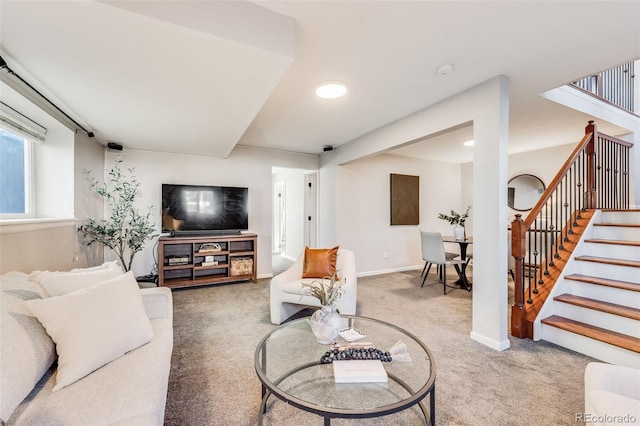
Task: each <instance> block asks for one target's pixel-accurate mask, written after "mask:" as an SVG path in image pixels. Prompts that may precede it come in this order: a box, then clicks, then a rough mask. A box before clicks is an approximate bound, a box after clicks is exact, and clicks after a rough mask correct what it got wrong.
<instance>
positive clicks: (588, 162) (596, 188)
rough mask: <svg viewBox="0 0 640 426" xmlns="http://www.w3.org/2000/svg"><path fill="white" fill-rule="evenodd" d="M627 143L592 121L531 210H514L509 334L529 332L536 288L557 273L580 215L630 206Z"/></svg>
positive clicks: (539, 299)
mask: <svg viewBox="0 0 640 426" xmlns="http://www.w3.org/2000/svg"><path fill="white" fill-rule="evenodd" d="M631 146H632V144H631V143H629V142H625V141H622V140H620V139H616V138H614V137H611V136H607V135H604V134H599V133H598V132H597V129H596V126H595V124H593V121H590V122H589V125H588V126H587V127H586V131H585V136H584V138H583V139H582V141H580V143H579V144H578V146H577V147H576V148H575V149H574V151H573V152H572V153H571V155H570V156H569V158H568V159H567V161H566V162H565V163H564V165H563V166H562V168H561V169H560V171H559V172H558V174H557V175H556V176H555V178H554V179H553V181H552V182H551V184H549V186H548V188H547V189H546V191H545V192H544V194H542V196H541V197H540V199H539V200H538V202H537V204H536V205H535V206H534V207H533V209H532V210H531V212H530V213H529V215H528V216H527V217H526V218H524V219H523V218H522V216H521V215H519V214H518V215H516V219H515V220H514V221H513V222H512V223H511V253H512V256H513V257H514V261H515V263H514V266H515V271H514V282H515V288H514V305H513V307H512V310H511V334H512V335H513V336H515V337H528V338H533V335H532V333H533V322H532V320H533V318H534V317H535V316H534V315H530V313H532V312H533V313H535V312H534V311H535V310H536V309H539V308H540V307H541V305H542V302H544V300H542V299H543V297H542V296H541V295H539V290H540V289H541V288H542V286H545V285H546V284H547V282H549V283H551V282H553V280H554V279H555V278H556V277H557V274H556V273H555V272H556V271H557V268H556V263H557V262H559V261H561V260H560V259H559V258H560V257H561V256H560V255H561V253H562V252H563V251H565V245H567V244H568V243H569V241H570V236H571V235H572V234H574V231H575V230H576V229H577V227H578V221H579V220H580V219H582V215H583V214H585V212H586V211H587V210H593V209H628V208H629V201H630V200H629V194H630V175H629V161H630V156H629V155H630V152H629V151H630V148H631ZM550 271H552V272H554V273H551V272H550ZM547 289H548V286H547ZM544 293H545V294H548V292H544ZM534 300H535V302H536V303H535V304H534ZM534 305H535V306H534Z"/></svg>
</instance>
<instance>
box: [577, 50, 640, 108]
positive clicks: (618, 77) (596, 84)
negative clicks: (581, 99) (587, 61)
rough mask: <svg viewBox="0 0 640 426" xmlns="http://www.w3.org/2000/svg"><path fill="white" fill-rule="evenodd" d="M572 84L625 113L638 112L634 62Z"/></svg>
mask: <svg viewBox="0 0 640 426" xmlns="http://www.w3.org/2000/svg"><path fill="white" fill-rule="evenodd" d="M572 84H573V85H574V86H576V87H578V88H580V89H582V90H584V91H586V92H589V93H591V94H592V95H594V96H597V97H599V98H601V99H602V100H604V101H607V102H609V103H611V104H613V105H616V106H618V107H620V108H622V109H624V110H625V111H629V112H632V113H635V112H638V111H635V97H636V93H635V92H636V90H637V89H636V88H635V87H634V84H635V71H634V63H633V62H629V63H626V64H623V65H619V66H617V67H613V68H610V69H608V70H606V71H602V72H600V73H598V74H594V75H590V76H588V77H584V78H581V79H580V80H577V81H574V82H573V83H572Z"/></svg>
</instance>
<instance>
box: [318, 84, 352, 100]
mask: <svg viewBox="0 0 640 426" xmlns="http://www.w3.org/2000/svg"><path fill="white" fill-rule="evenodd" d="M345 93H347V86H345V85H344V83H340V82H339V81H328V82H326V83H322V84H321V85H320V86H318V88H317V89H316V95H318V96H320V97H321V98H323V99H335V98H339V97H341V96H344V95H345Z"/></svg>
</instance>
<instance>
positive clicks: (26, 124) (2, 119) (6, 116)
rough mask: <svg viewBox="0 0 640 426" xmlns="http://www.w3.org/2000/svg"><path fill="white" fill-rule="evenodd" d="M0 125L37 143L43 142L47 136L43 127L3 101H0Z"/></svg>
mask: <svg viewBox="0 0 640 426" xmlns="http://www.w3.org/2000/svg"><path fill="white" fill-rule="evenodd" d="M0 127H2V128H4V129H5V130H7V131H9V132H12V133H17V134H19V135H21V136H24V137H25V138H27V139H30V140H32V141H34V142H39V143H42V142H44V140H45V138H46V136H47V129H46V128H45V127H43V126H41V125H40V124H38V123H36V122H35V121H33V120H31V119H30V118H29V117H26V116H24V115H22V114H20V113H19V112H18V111H16V110H15V109H13V108H11V107H10V106H9V105H7V104H5V103H3V102H0Z"/></svg>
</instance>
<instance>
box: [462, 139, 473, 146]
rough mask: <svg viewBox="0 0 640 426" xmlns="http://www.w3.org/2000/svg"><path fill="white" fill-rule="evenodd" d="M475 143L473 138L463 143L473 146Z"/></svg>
mask: <svg viewBox="0 0 640 426" xmlns="http://www.w3.org/2000/svg"><path fill="white" fill-rule="evenodd" d="M473 144H474V142H473V139H472V140H470V141H466V142H464V143H463V144H462V145H464V146H473Z"/></svg>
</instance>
